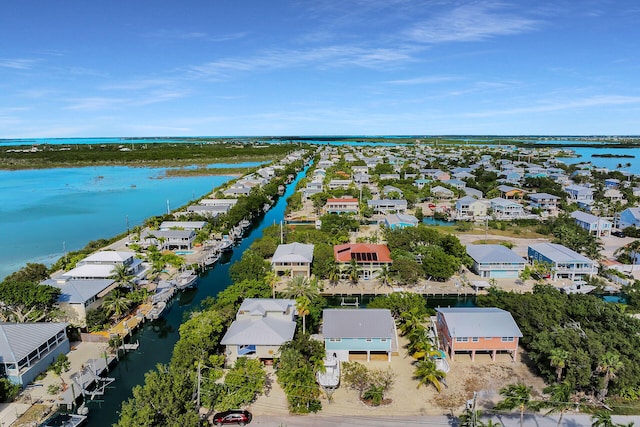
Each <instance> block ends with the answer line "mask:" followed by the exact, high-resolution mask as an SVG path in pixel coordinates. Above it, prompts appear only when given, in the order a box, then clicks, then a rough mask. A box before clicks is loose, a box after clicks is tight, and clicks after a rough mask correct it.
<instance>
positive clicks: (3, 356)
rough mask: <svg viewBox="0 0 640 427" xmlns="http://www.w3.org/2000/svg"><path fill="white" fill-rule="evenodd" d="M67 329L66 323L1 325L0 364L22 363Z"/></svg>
mask: <svg viewBox="0 0 640 427" xmlns="http://www.w3.org/2000/svg"><path fill="white" fill-rule="evenodd" d="M66 327H67V324H66V323H48V322H42V323H4V322H2V323H0V362H2V363H15V362H18V361H20V360H21V359H22V358H24V357H25V356H28V355H29V353H31V352H32V351H33V350H36V349H37V348H38V347H40V346H41V345H42V344H43V343H46V342H47V341H48V340H49V338H52V337H55V336H56V335H57V334H58V333H59V332H60V331H64V330H65V328H66Z"/></svg>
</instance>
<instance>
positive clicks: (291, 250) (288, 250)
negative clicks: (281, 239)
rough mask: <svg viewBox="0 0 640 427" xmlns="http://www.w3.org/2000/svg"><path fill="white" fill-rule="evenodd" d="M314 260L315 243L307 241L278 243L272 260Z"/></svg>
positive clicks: (306, 261)
mask: <svg viewBox="0 0 640 427" xmlns="http://www.w3.org/2000/svg"><path fill="white" fill-rule="evenodd" d="M312 261H313V245H311V244H305V243H297V242H295V243H289V244H286V245H278V248H277V249H276V252H275V253H274V254H273V258H272V259H271V262H272V263H273V262H304V263H310V262H312Z"/></svg>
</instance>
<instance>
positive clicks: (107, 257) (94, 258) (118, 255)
mask: <svg viewBox="0 0 640 427" xmlns="http://www.w3.org/2000/svg"><path fill="white" fill-rule="evenodd" d="M134 255H135V253H134V252H126V251H100V252H96V253H94V254H91V255H89V256H88V257H86V258H84V259H83V260H82V262H88V263H92V262H112V263H116V262H124V261H126V260H128V259H129V258H131V257H132V256H134Z"/></svg>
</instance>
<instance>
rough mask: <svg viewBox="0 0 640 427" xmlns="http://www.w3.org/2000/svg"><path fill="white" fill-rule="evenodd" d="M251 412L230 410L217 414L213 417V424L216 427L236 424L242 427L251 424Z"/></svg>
mask: <svg viewBox="0 0 640 427" xmlns="http://www.w3.org/2000/svg"><path fill="white" fill-rule="evenodd" d="M251 418H252V416H251V412H249V411H243V410H239V409H238V410H231V411H224V412H218V413H217V414H215V415H214V416H213V424H214V425H217V426H222V425H227V424H238V425H239V426H243V425H245V424H249V423H250V422H251Z"/></svg>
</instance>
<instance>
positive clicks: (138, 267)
mask: <svg viewBox="0 0 640 427" xmlns="http://www.w3.org/2000/svg"><path fill="white" fill-rule="evenodd" d="M135 255H136V254H135V252H127V251H98V252H95V253H93V254H91V255H89V256H87V257H85V258H84V259H82V260H80V261H78V262H77V264H76V265H77V266H78V267H81V266H84V265H106V266H111V268H112V270H111V271H112V272H113V268H114V267H115V266H125V267H127V273H128V274H131V275H136V274H138V273H140V271H142V269H143V264H142V260H140V259H138V258H136V256H135Z"/></svg>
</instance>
